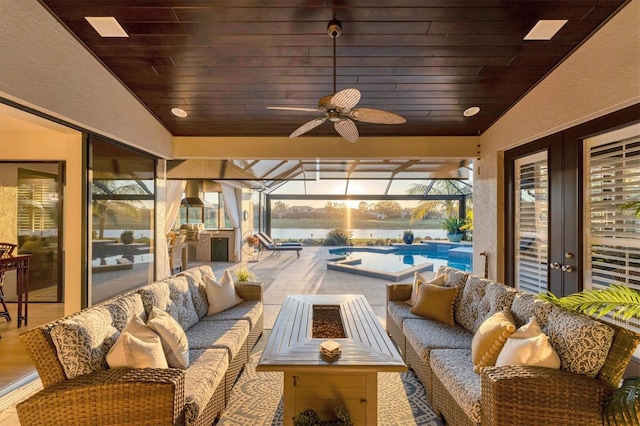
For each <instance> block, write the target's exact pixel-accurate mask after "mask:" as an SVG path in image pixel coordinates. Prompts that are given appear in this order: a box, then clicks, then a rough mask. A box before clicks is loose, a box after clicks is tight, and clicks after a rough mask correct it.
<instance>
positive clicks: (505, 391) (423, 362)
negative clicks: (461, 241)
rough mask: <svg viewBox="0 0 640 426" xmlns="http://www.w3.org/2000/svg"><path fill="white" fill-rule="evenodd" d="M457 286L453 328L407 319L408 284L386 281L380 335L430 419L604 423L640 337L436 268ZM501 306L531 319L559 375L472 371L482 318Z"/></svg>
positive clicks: (540, 370) (517, 369)
mask: <svg viewBox="0 0 640 426" xmlns="http://www.w3.org/2000/svg"><path fill="white" fill-rule="evenodd" d="M442 274H445V276H446V278H445V280H444V285H445V286H447V287H456V286H458V287H459V291H458V293H457V296H456V298H455V301H454V314H455V324H454V325H449V324H446V323H442V322H439V321H435V320H432V319H426V318H423V317H420V316H417V315H415V314H413V313H411V312H410V308H411V307H410V306H409V305H408V304H407V303H406V302H405V301H406V300H408V299H409V298H410V296H411V291H412V284H411V283H409V284H389V285H388V288H387V331H388V332H389V335H390V336H391V338H392V339H393V340H394V341H395V342H396V344H397V345H398V348H399V349H400V351H401V353H402V355H403V357H404V358H405V361H406V362H407V364H408V365H409V366H410V368H412V369H413V370H414V372H415V373H416V375H417V376H418V378H419V379H420V381H421V382H422V383H423V385H424V386H425V388H426V389H427V398H428V402H429V403H430V405H431V406H432V407H433V409H434V411H435V412H436V414H437V415H439V416H442V417H444V419H445V420H446V422H447V423H448V424H452V425H456V426H459V425H505V426H506V425H509V426H513V425H580V426H584V425H602V410H603V406H604V404H605V402H606V400H607V398H608V397H609V396H610V394H611V392H612V391H613V390H615V389H616V388H617V387H618V386H619V384H620V380H621V378H622V376H623V373H624V370H625V368H626V367H627V365H628V363H629V360H630V359H631V356H632V354H633V352H634V350H635V349H636V347H637V345H638V344H639V343H640V336H639V335H638V334H636V333H633V332H631V331H628V330H626V329H624V328H620V327H617V326H613V325H607V324H605V323H602V322H599V321H596V320H594V319H592V318H589V317H587V316H585V315H581V314H576V313H574V312H569V311H566V310H564V309H561V308H559V307H557V306H554V305H552V304H550V303H547V302H543V301H541V300H539V299H537V298H536V297H535V296H534V295H531V294H525V293H522V292H519V291H516V290H515V289H513V288H511V287H508V286H505V285H503V284H500V283H496V282H493V281H490V280H486V279H481V278H479V277H476V276H474V275H469V274H466V273H464V272H462V271H459V270H456V269H453V268H449V267H440V268H439V270H438V272H437V274H436V276H437V275H442ZM504 309H509V310H510V312H511V314H512V315H513V319H514V320H515V324H516V326H517V327H520V326H522V325H524V324H526V323H527V321H528V320H529V319H530V318H531V317H535V318H536V319H537V321H538V323H539V324H540V326H541V328H542V330H543V331H544V332H545V334H546V335H547V336H549V342H550V343H551V345H552V346H553V348H554V349H555V351H556V352H557V354H558V355H559V358H560V361H561V366H560V369H559V370H556V369H552V368H544V367H532V366H513V365H503V366H488V367H484V368H482V369H480V372H479V374H477V373H474V371H473V363H472V356H471V344H472V340H473V337H474V334H475V333H476V332H477V331H478V328H479V326H480V325H481V324H482V323H483V321H484V320H485V319H487V318H489V317H490V316H492V315H493V314H494V313H496V312H498V311H502V310H504Z"/></svg>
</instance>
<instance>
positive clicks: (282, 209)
mask: <svg viewBox="0 0 640 426" xmlns="http://www.w3.org/2000/svg"><path fill="white" fill-rule="evenodd" d="M288 211H289V206H288V205H287V204H286V203H285V202H284V201H276V202H275V203H273V212H274V213H276V214H277V215H278V216H279V217H282V216H284V215H285V214H287V212H288Z"/></svg>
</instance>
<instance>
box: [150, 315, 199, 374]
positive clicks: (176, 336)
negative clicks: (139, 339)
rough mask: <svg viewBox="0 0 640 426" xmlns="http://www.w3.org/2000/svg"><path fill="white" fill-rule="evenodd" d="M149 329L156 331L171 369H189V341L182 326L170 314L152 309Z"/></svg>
mask: <svg viewBox="0 0 640 426" xmlns="http://www.w3.org/2000/svg"><path fill="white" fill-rule="evenodd" d="M147 327H149V328H150V329H151V330H152V331H154V332H155V333H156V334H157V335H158V337H160V342H161V343H162V350H163V351H164V355H165V357H166V358H167V364H169V367H174V368H183V369H184V368H187V367H188V366H189V341H188V340H187V335H186V334H185V333H184V330H183V329H182V327H180V324H178V322H177V321H176V320H175V319H173V317H172V316H171V315H169V314H168V313H166V312H164V311H162V310H160V309H158V308H156V307H155V306H154V307H153V308H151V314H150V315H149V321H147Z"/></svg>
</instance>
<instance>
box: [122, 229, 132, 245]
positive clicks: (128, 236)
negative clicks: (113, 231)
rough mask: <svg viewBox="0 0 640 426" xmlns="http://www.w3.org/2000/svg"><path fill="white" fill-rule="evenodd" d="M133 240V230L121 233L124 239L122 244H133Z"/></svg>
mask: <svg viewBox="0 0 640 426" xmlns="http://www.w3.org/2000/svg"><path fill="white" fill-rule="evenodd" d="M133 240H134V238H133V231H132V230H130V229H127V230H125V231H122V234H120V241H122V244H131V243H132V242H133Z"/></svg>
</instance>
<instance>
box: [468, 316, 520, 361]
mask: <svg viewBox="0 0 640 426" xmlns="http://www.w3.org/2000/svg"><path fill="white" fill-rule="evenodd" d="M514 331H516V326H515V324H514V323H513V316H511V312H509V310H508V309H505V310H503V311H500V312H496V313H495V314H493V315H491V316H490V317H489V318H487V319H486V320H484V322H483V323H482V324H480V327H478V331H476V334H474V336H473V340H472V341H471V361H472V362H473V371H475V372H476V373H480V370H481V369H482V368H483V367H486V366H490V365H495V363H496V359H497V358H498V355H499V354H500V350H501V349H502V347H503V346H504V344H505V342H506V341H507V338H509V336H511V335H512V334H513V332H514Z"/></svg>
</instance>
